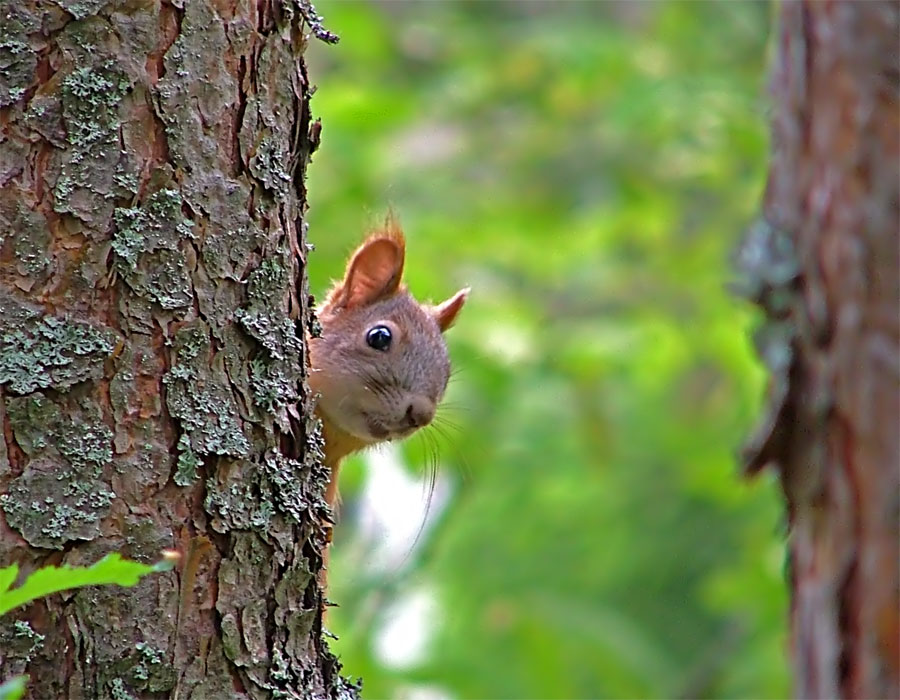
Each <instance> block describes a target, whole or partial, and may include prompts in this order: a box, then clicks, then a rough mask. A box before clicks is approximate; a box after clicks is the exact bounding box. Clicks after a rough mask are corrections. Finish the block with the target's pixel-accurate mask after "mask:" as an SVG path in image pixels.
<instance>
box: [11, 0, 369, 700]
mask: <svg viewBox="0 0 900 700" xmlns="http://www.w3.org/2000/svg"><path fill="white" fill-rule="evenodd" d="M317 22H318V20H317V18H315V16H314V15H313V14H312V10H311V7H310V6H308V5H305V4H303V3H302V2H300V1H299V0H257V1H254V0H189V1H186V2H185V1H183V0H182V1H177V0H172V1H171V2H160V1H159V0H137V1H129V0H123V1H117V2H107V1H106V0H54V2H50V1H49V0H30V1H29V0H0V127H2V140H0V186H2V190H0V426H2V434H0V437H2V439H0V494H2V495H0V565H7V564H9V563H10V562H13V561H15V562H18V563H19V565H20V566H21V567H22V569H23V574H25V573H28V572H29V571H31V570H33V569H34V568H36V567H39V566H41V565H45V564H49V563H60V562H63V563H68V564H72V565H88V564H91V563H93V562H95V561H97V560H98V559H100V558H101V557H102V556H103V555H104V554H106V553H107V552H109V551H113V550H115V551H120V552H122V553H123V555H125V556H127V557H131V558H134V559H137V560H141V561H145V562H152V561H155V560H157V559H159V557H160V552H161V551H162V550H164V549H175V550H179V551H180V552H182V555H183V557H182V565H181V567H180V568H179V569H178V570H176V571H174V572H171V573H169V574H160V575H154V576H150V577H148V578H146V579H144V580H143V581H142V582H141V583H140V584H139V585H138V586H137V587H135V588H134V589H121V588H116V587H99V588H89V589H82V590H80V591H78V592H75V593H71V594H68V595H62V596H59V595H57V596H51V597H49V598H48V599H46V600H43V601H40V602H37V603H34V604H32V605H30V606H28V607H27V608H24V609H23V610H21V611H19V612H18V613H17V614H15V615H11V616H8V617H6V618H4V620H3V621H2V622H0V669H2V674H3V675H4V676H9V675H12V674H14V673H18V672H25V673H28V674H29V675H30V676H31V680H30V682H29V689H30V690H29V693H30V696H31V697H34V698H116V699H118V700H121V699H123V698H131V697H141V698H150V697H160V698H162V697H178V698H198V699H199V698H231V697H247V698H268V697H338V696H342V695H343V696H352V695H353V694H355V690H354V689H353V688H352V687H350V686H348V685H347V684H346V683H345V682H344V681H343V680H342V679H341V678H340V676H339V674H338V666H337V664H336V662H335V660H334V658H333V657H332V656H331V655H330V654H329V652H328V650H327V647H326V646H325V644H324V643H323V641H322V635H321V632H322V629H321V628H322V612H321V611H322V597H321V591H320V589H319V586H318V584H317V578H316V577H317V573H318V571H319V569H320V568H321V564H322V557H321V553H322V547H323V545H324V542H325V539H326V537H327V533H328V527H329V517H330V514H329V511H328V509H327V506H326V505H325V504H324V501H323V500H322V493H323V489H324V486H325V484H326V482H327V474H326V473H325V471H324V470H323V468H322V467H321V464H320V461H319V460H320V456H321V455H320V451H319V445H320V443H319V440H320V438H319V437H318V434H317V432H316V426H315V422H314V421H313V419H312V413H311V406H310V397H309V393H308V391H306V389H305V366H306V358H305V352H306V350H305V345H304V341H303V329H304V328H305V327H306V325H307V324H308V323H309V319H310V315H309V311H310V309H309V306H308V294H307V291H306V277H305V269H304V265H305V259H306V247H305V240H304V237H305V232H304V223H303V214H304V209H305V206H306V203H305V188H304V174H305V169H306V164H307V161H308V159H309V155H310V153H311V150H312V149H313V148H314V145H315V140H316V136H317V131H316V130H313V131H312V132H310V131H309V128H310V118H309V98H310V90H309V84H308V82H307V78H306V71H305V67H304V63H303V56H302V54H303V50H304V47H305V42H306V33H307V32H309V26H310V24H314V25H316V26H315V30H316V32H317V33H319V34H322V35H323V36H325V38H328V37H327V36H326V35H325V33H324V31H323V30H321V28H320V27H318V25H317ZM311 134H312V137H311Z"/></svg>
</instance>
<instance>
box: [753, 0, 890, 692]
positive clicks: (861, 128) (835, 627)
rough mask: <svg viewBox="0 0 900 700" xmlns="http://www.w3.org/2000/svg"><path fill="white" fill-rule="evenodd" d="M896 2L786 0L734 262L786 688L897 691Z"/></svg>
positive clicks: (797, 689) (756, 462) (754, 452)
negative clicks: (755, 360)
mask: <svg viewBox="0 0 900 700" xmlns="http://www.w3.org/2000/svg"><path fill="white" fill-rule="evenodd" d="M898 36H900V5H898V4H897V3H896V2H893V1H884V2H804V3H798V2H783V3H782V4H781V7H780V24H779V29H778V35H777V40H778V55H777V57H776V65H775V68H774V72H773V76H772V90H773V97H774V120H773V157H772V164H771V169H770V172H769V181H768V187H767V192H766V201H765V217H764V221H761V222H760V223H759V224H758V225H757V226H756V227H754V230H753V231H752V232H751V234H750V235H749V236H748V239H747V241H746V242H745V245H744V248H743V251H742V257H743V262H744V264H745V266H746V268H747V270H748V272H749V273H750V274H749V277H750V280H751V283H752V291H753V295H754V296H755V297H756V298H757V300H758V301H760V303H761V304H762V305H763V306H764V308H765V309H766V312H767V315H768V321H767V323H766V325H765V327H764V328H763V329H762V332H761V336H760V345H761V350H762V355H763V357H764V359H765V360H766V362H767V363H768V365H769V366H770V368H771V369H772V372H773V377H772V383H771V390H770V394H771V406H770V414H769V417H768V419H767V421H766V424H765V425H764V426H763V427H762V429H761V430H760V432H759V434H758V435H757V436H756V438H755V439H754V440H753V441H752V442H751V445H750V446H749V450H748V453H747V466H748V469H750V470H751V471H755V470H758V469H759V468H761V467H763V466H765V465H766V464H769V463H774V464H775V465H776V466H777V467H778V469H779V474H780V477H781V483H782V485H783V488H784V494H785V497H786V500H787V508H788V516H789V523H790V535H789V555H790V566H789V571H790V577H789V578H790V586H791V588H792V605H791V626H792V653H793V662H794V666H795V675H796V681H795V682H796V694H797V695H798V696H799V697H804V698H806V697H809V698H813V697H816V698H837V697H846V698H850V697H855V698H896V697H898V696H900V644H898V643H900V617H898V616H900V612H898V610H900V593H898V591H900V582H898V561H900V549H898V548H900V522H898V518H900V428H898V426H900V379H898V377H900V329H898V320H900V313H898V303H900V282H898V260H900V248H898V225H900V204H898V199H900V198H898V189H900V148H898V136H900V123H898V115H900V105H898V92H900V75H898V69H900V64H898V59H900V51H898V47H900V43H898Z"/></svg>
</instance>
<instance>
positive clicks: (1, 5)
mask: <svg viewBox="0 0 900 700" xmlns="http://www.w3.org/2000/svg"><path fill="white" fill-rule="evenodd" d="M40 28H41V21H40V18H39V17H36V16H35V15H33V14H31V13H30V12H29V11H28V8H27V6H26V5H25V3H21V2H17V0H2V1H0V107H6V106H7V105H11V104H13V103H14V102H18V101H19V100H20V99H22V97H23V96H24V95H25V91H26V90H27V88H28V87H29V86H30V85H31V83H32V81H33V80H34V71H35V68H36V67H37V55H36V53H35V51H34V49H32V47H31V45H30V44H29V42H28V35H29V34H32V33H34V32H37V31H39V30H40Z"/></svg>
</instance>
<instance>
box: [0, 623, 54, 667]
mask: <svg viewBox="0 0 900 700" xmlns="http://www.w3.org/2000/svg"><path fill="white" fill-rule="evenodd" d="M44 639H45V636H44V635H43V634H40V633H39V632H36V631H35V630H34V629H32V627H31V625H30V624H29V623H28V622H26V621H25V620H13V619H12V618H11V617H10V616H7V617H5V618H3V619H2V620H0V668H2V675H3V676H4V677H9V676H12V675H14V674H16V673H21V672H22V671H24V670H25V669H26V667H27V665H28V664H29V663H30V662H31V660H32V658H33V657H34V656H35V654H37V653H38V652H40V651H41V650H42V649H43V647H44ZM3 680H5V678H4V679H3Z"/></svg>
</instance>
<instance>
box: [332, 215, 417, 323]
mask: <svg viewBox="0 0 900 700" xmlns="http://www.w3.org/2000/svg"><path fill="white" fill-rule="evenodd" d="M404 254H405V245H404V241H403V234H402V233H399V231H391V232H387V233H378V234H375V235H374V236H372V237H371V238H369V239H368V240H366V241H365V242H364V243H363V244H362V245H361V246H360V247H359V248H357V249H356V252H355V253H353V256H352V257H351V258H350V262H349V263H347V272H346V273H345V274H344V280H343V281H342V282H341V283H340V284H338V285H337V286H336V287H335V288H334V289H333V290H332V291H331V294H329V295H328V304H329V305H334V306H338V307H343V308H352V307H356V306H366V305H367V304H371V303H373V302H375V301H378V300H379V299H381V298H383V297H386V296H390V295H391V294H393V293H394V292H396V291H397V289H398V288H399V287H400V280H401V278H402V277H403V258H404Z"/></svg>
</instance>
